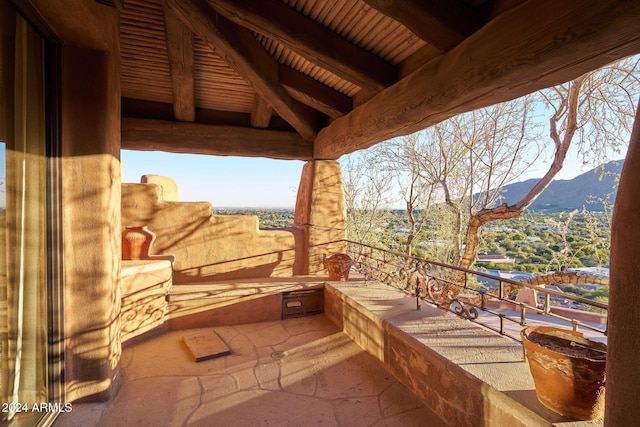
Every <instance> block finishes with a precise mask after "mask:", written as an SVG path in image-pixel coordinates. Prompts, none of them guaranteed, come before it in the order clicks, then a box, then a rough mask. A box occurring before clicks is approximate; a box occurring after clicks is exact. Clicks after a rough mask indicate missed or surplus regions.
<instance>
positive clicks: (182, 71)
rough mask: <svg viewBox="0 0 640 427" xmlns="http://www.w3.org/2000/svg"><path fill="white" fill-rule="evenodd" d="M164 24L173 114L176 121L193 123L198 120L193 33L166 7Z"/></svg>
mask: <svg viewBox="0 0 640 427" xmlns="http://www.w3.org/2000/svg"><path fill="white" fill-rule="evenodd" d="M164 22H165V34H166V38H167V54H168V56H169V69H170V71H171V86H172V89H173V113H174V115H175V117H176V120H180V121H183V122H192V121H194V120H195V119H196V105H195V96H194V85H193V83H194V81H193V37H192V33H191V30H189V29H188V28H187V27H185V26H184V24H183V23H182V22H181V21H180V20H179V19H178V18H177V17H176V16H175V15H174V14H173V12H172V11H171V10H170V9H168V8H167V7H166V6H165V7H164Z"/></svg>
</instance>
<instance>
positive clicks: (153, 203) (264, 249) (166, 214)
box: [122, 183, 304, 285]
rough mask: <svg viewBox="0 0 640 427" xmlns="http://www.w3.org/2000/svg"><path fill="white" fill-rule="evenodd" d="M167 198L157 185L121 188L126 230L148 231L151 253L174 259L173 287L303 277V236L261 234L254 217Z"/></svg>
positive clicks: (295, 232)
mask: <svg viewBox="0 0 640 427" xmlns="http://www.w3.org/2000/svg"><path fill="white" fill-rule="evenodd" d="M163 194H164V191H163V188H162V187H161V186H160V185H158V184H153V183H146V184H122V225H123V227H124V226H140V225H147V226H148V227H149V229H150V230H151V231H152V232H154V233H155V234H156V241H155V243H154V246H153V248H152V250H151V252H152V253H153V254H173V255H175V257H176V261H175V264H174V278H173V279H174V285H180V284H181V283H193V282H206V281H214V280H229V279H240V278H252V277H287V276H292V275H295V274H302V273H303V270H302V268H303V263H302V262H301V260H300V259H299V256H300V255H302V254H301V253H298V252H297V251H296V248H297V247H301V246H302V240H301V239H303V237H304V235H303V233H302V231H301V230H299V229H296V228H289V229H279V230H260V229H258V218H257V217H255V216H250V215H246V216H244V215H242V216H231V215H213V214H212V207H211V204H210V203H208V202H180V201H173V200H172V201H167V200H165V198H164V197H163ZM172 199H173V198H172ZM297 255H298V256H297Z"/></svg>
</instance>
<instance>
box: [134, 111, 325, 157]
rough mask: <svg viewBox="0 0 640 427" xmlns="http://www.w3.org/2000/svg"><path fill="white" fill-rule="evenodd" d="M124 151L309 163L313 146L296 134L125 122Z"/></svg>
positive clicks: (209, 126) (140, 120)
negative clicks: (305, 161)
mask: <svg viewBox="0 0 640 427" xmlns="http://www.w3.org/2000/svg"><path fill="white" fill-rule="evenodd" d="M122 149H123V150H141V151H153V150H158V151H166V152H169V153H191V154H210V155H216V156H242V157H266V158H270V159H281V160H310V159H311V158H312V155H313V144H312V143H311V142H309V141H305V140H303V139H302V138H301V137H300V135H298V134H297V133H295V132H287V131H279V130H263V129H253V128H247V127H239V126H220V125H205V124H200V123H187V122H171V121H164V120H153V119H137V118H127V117H124V118H123V119H122Z"/></svg>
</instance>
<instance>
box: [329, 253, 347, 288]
mask: <svg viewBox="0 0 640 427" xmlns="http://www.w3.org/2000/svg"><path fill="white" fill-rule="evenodd" d="M324 264H325V267H326V268H327V271H328V272H329V280H332V281H346V280H348V279H349V271H350V270H351V266H352V265H353V261H352V260H351V258H350V257H349V255H347V254H335V255H331V256H330V257H329V258H327V259H325V261H324Z"/></svg>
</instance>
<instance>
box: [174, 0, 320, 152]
mask: <svg viewBox="0 0 640 427" xmlns="http://www.w3.org/2000/svg"><path fill="white" fill-rule="evenodd" d="M163 1H164V2H165V3H166V6H168V7H169V8H170V9H171V10H172V11H173V13H175V14H176V16H177V17H178V18H179V19H180V20H181V21H182V22H183V23H184V24H185V25H186V26H187V27H189V28H190V29H191V31H192V32H193V33H195V34H197V35H198V37H200V38H201V39H202V40H204V41H205V43H206V44H207V45H208V46H209V47H210V48H211V49H212V50H214V51H215V52H216V54H218V55H219V56H220V57H221V58H222V59H224V60H225V62H227V63H228V64H229V65H230V66H231V67H232V68H233V69H234V70H236V71H237V72H238V74H240V75H241V76H242V77H244V78H245V79H247V80H248V81H249V82H250V83H251V84H252V85H253V88H254V89H255V90H256V92H258V94H259V95H261V96H262V97H264V98H266V99H267V100H268V102H269V103H270V104H271V106H272V107H273V109H274V110H275V111H276V112H277V113H278V114H279V115H280V117H282V118H283V119H284V120H286V121H287V122H288V123H290V124H291V126H293V128H294V129H295V130H296V131H298V132H299V133H300V135H301V136H302V137H303V138H304V139H306V140H308V141H313V139H314V138H315V137H316V135H317V129H319V127H320V118H319V117H318V114H317V113H316V112H315V111H314V110H312V109H311V108H309V107H307V106H306V105H304V104H302V103H300V102H299V101H297V100H295V99H293V98H292V97H291V96H290V95H289V94H288V93H287V91H286V89H285V88H283V87H282V86H281V85H280V83H279V82H278V64H277V62H276V61H275V60H274V59H273V57H271V55H269V53H268V52H267V51H265V50H264V49H263V48H262V46H261V45H260V43H259V42H258V41H257V40H256V38H255V37H254V36H253V34H252V33H251V31H249V30H247V29H246V28H242V27H240V26H238V25H236V24H234V23H232V22H230V21H229V20H228V19H226V18H225V17H224V16H221V15H219V14H217V13H215V12H214V11H213V10H212V9H211V8H210V7H209V6H208V5H207V3H206V2H205V1H204V0H163Z"/></svg>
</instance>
